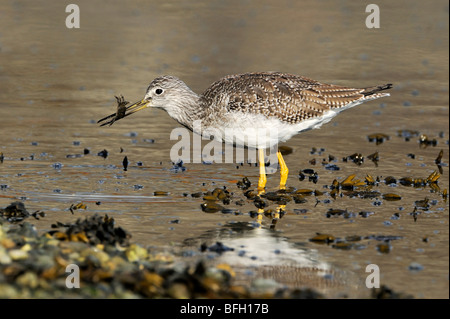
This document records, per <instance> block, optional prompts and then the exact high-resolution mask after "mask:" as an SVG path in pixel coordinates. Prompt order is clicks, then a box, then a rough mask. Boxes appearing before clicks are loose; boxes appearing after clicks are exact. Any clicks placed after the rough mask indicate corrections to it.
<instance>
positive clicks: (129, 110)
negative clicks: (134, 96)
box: [97, 100, 149, 126]
mask: <svg viewBox="0 0 450 319" xmlns="http://www.w3.org/2000/svg"><path fill="white" fill-rule="evenodd" d="M148 103H149V101H148V100H142V101H139V102H136V103H133V104H131V105H129V106H127V107H126V110H125V114H124V115H123V116H120V115H119V111H118V112H116V113H113V114H111V115H108V116H106V117H104V118H102V119H100V120H98V121H97V123H101V122H103V121H106V120H108V119H110V120H109V121H107V122H103V123H102V124H101V125H100V126H105V125H108V124H112V123H114V122H115V121H118V120H120V119H123V118H124V117H127V116H128V115H131V114H133V113H136V112H137V111H140V110H142V109H145V108H146V107H147V106H148Z"/></svg>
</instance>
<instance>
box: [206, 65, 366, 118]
mask: <svg viewBox="0 0 450 319" xmlns="http://www.w3.org/2000/svg"><path fill="white" fill-rule="evenodd" d="M372 89H373V88H372ZM367 92H368V91H367V89H355V88H348V87H342V86H337V85H330V84H322V83H319V82H317V81H314V80H311V79H308V78H305V77H302V76H297V75H292V74H285V73H278V72H267V73H246V74H239V75H231V76H228V77H225V78H222V79H221V80H219V81H217V82H215V83H213V84H212V85H211V86H210V87H209V88H208V89H207V90H206V91H205V92H204V93H203V97H204V98H205V99H207V100H208V104H209V105H214V106H215V107H224V108H226V109H227V111H229V112H246V113H254V114H263V115H265V116H267V117H276V118H278V119H280V120H282V121H284V122H287V123H298V122H301V121H303V120H305V119H310V118H314V117H317V116H320V115H322V114H323V113H324V112H326V111H328V110H330V109H333V108H341V107H344V106H346V105H348V104H349V103H352V102H355V101H356V100H359V99H364V97H365V93H367Z"/></svg>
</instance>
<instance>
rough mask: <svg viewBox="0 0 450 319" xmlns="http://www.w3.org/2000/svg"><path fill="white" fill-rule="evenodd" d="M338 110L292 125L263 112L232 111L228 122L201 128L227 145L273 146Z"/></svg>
mask: <svg viewBox="0 0 450 319" xmlns="http://www.w3.org/2000/svg"><path fill="white" fill-rule="evenodd" d="M339 111H342V109H339V110H330V111H328V112H326V113H324V114H323V115H322V116H321V117H316V118H312V119H308V120H304V121H302V122H300V123H296V124H289V123H286V122H283V121H281V120H279V119H278V118H275V117H272V118H267V117H265V116H264V115H261V114H256V115H255V114H244V113H233V114H230V116H231V118H229V121H227V123H221V124H220V125H219V124H217V125H214V126H209V127H205V128H202V135H203V136H208V135H209V136H214V138H215V139H218V140H222V141H223V142H225V143H228V144H234V145H236V146H246V147H251V148H263V149H266V148H272V147H274V146H276V145H277V144H278V143H279V142H285V141H287V140H289V139H290V138H291V137H292V136H294V135H296V134H298V133H300V132H302V131H306V130H310V129H315V128H319V127H320V126H322V125H323V124H325V123H328V122H329V121H330V120H331V119H332V118H333V117H335V116H336V115H337V114H338V113H339Z"/></svg>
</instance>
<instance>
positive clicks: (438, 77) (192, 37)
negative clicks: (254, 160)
mask: <svg viewBox="0 0 450 319" xmlns="http://www.w3.org/2000/svg"><path fill="white" fill-rule="evenodd" d="M77 4H78V5H79V6H80V10H81V28H80V29H77V30H74V29H67V28H66V27H65V24H64V20H65V17H66V16H67V13H65V6H64V4H52V5H49V4H47V3H46V2H44V1H42V2H33V3H25V2H20V1H10V2H3V3H1V4H0V27H1V28H0V30H1V31H0V88H1V89H0V117H1V119H2V120H1V126H0V127H1V135H0V152H2V153H3V154H4V161H3V163H2V164H0V184H1V185H2V187H1V190H0V207H5V206H7V205H8V204H9V203H11V202H12V201H15V200H22V201H24V202H25V205H26V207H27V209H28V210H29V211H35V210H41V211H44V212H46V214H47V215H46V217H44V218H41V219H40V220H31V219H29V220H28V221H30V222H32V223H34V224H35V225H36V226H37V227H38V229H39V230H40V231H46V230H49V229H50V225H51V224H52V223H54V222H56V221H60V222H68V221H74V220H76V219H77V218H81V217H83V216H86V215H89V214H94V213H98V214H105V213H106V214H108V215H110V216H113V217H114V218H115V219H116V222H117V224H118V225H120V226H122V227H124V228H125V229H127V230H129V231H130V232H131V233H132V235H133V239H134V240H135V241H136V242H139V243H141V244H143V245H149V246H153V247H155V249H163V250H164V249H170V250H172V249H175V250H180V251H184V256H185V257H184V258H186V259H187V260H188V259H190V258H193V259H195V258H200V257H201V256H206V255H211V256H214V258H211V259H208V260H210V262H213V263H215V262H216V263H221V262H225V263H229V264H230V265H231V266H232V267H234V268H235V269H236V270H237V273H238V275H237V278H236V280H242V281H243V282H246V281H249V280H252V279H254V278H256V277H258V276H264V277H269V278H274V279H276V280H277V281H279V282H281V283H283V284H286V285H290V286H309V287H312V288H316V289H318V290H319V291H321V292H323V293H325V294H327V295H328V296H333V297H336V296H338V297H339V296H345V295H347V296H350V297H367V296H368V295H370V289H367V288H366V287H365V284H364V282H365V278H366V276H367V275H368V273H366V272H365V269H366V266H367V265H368V264H377V265H378V266H379V268H380V273H381V284H386V285H388V286H389V287H390V288H392V289H394V290H396V291H401V292H404V293H408V294H412V295H413V296H415V297H418V298H422V297H425V298H448V297H449V295H448V288H449V286H448V269H449V258H448V243H449V234H448V212H449V209H448V201H444V198H443V197H442V196H441V195H440V194H439V193H438V192H431V188H430V187H429V186H426V187H422V188H413V187H406V186H402V185H400V184H398V185H397V186H395V187H393V186H388V185H385V184H384V183H380V185H379V186H377V187H374V190H376V191H379V192H380V193H381V194H386V193H395V194H398V195H400V196H401V197H402V199H401V200H400V201H386V200H384V199H383V198H381V196H379V197H378V198H376V199H362V198H350V197H349V196H343V197H340V196H338V197H337V198H336V199H333V198H332V197H331V196H329V194H328V193H329V192H330V189H329V188H324V186H329V185H331V183H332V181H333V180H334V179H337V180H339V181H342V180H343V179H344V178H346V177H347V176H348V175H350V174H356V178H357V179H361V180H363V179H364V177H365V176H366V174H370V175H372V176H380V177H381V179H383V178H385V177H387V176H393V177H395V178H396V179H399V178H402V177H414V178H426V177H428V176H429V175H430V174H431V173H432V172H433V171H435V170H438V167H437V166H436V165H435V162H434V161H435V159H436V157H437V155H438V153H439V151H440V150H441V149H443V150H444V157H443V159H442V162H443V165H442V170H443V174H442V176H441V177H440V179H439V181H438V185H439V187H440V189H441V191H443V190H444V189H448V188H449V187H448V186H449V174H448V162H449V146H448V136H449V128H448V124H449V120H448V116H449V107H448V53H449V52H448V3H447V2H446V1H433V5H429V4H426V3H423V2H419V1H417V2H416V1H414V2H413V1H404V2H402V1H396V2H394V3H392V2H387V1H379V2H378V3H377V4H378V5H379V7H380V10H381V28H380V29H367V28H366V27H365V23H364V21H365V18H366V16H367V14H366V13H365V6H364V5H363V4H358V3H356V2H348V3H347V2H334V1H311V2H308V3H304V2H302V3H297V2H288V1H287V2H277V3H276V5H275V3H271V2H260V1H258V2H251V1H250V2H226V3H222V2H207V3H200V2H196V3H195V4H191V3H189V2H184V3H179V2H164V3H154V4H147V3H146V2H141V1H134V2H133V1H132V2H127V5H126V6H123V5H120V4H118V3H115V4H108V6H104V5H101V4H93V3H91V2H88V1H78V2H77ZM18 39H20V41H18ZM265 70H279V71H284V72H289V73H295V74H302V75H305V76H308V77H311V78H314V79H316V80H320V81H322V82H328V83H334V84H341V85H349V86H361V87H363V86H371V85H376V84H383V83H389V82H390V83H393V84H394V89H393V90H392V91H391V96H390V97H389V98H384V99H381V100H376V101H372V102H369V103H367V104H364V105H361V106H359V107H357V108H355V109H352V110H349V111H346V112H344V113H342V114H340V115H339V116H338V117H337V118H335V119H334V120H333V121H332V122H331V123H329V124H327V125H326V126H324V127H322V128H321V129H320V130H314V131H309V132H305V133H302V134H301V135H298V136H296V137H294V138H292V139H291V140H290V141H288V142H287V143H285V145H287V146H290V147H292V148H293V150H294V152H293V153H292V154H290V155H287V156H286V157H285V159H286V162H287V165H288V167H289V169H290V176H289V179H288V186H291V187H295V188H297V189H301V188H308V189H317V190H320V191H325V192H327V193H326V194H324V195H323V196H318V197H317V200H319V201H320V202H317V201H316V198H315V197H314V196H310V197H307V202H306V203H304V204H295V203H293V202H290V203H288V205H287V207H286V211H287V214H286V215H285V216H283V218H282V219H281V220H279V221H278V223H277V225H276V227H275V229H270V227H269V226H270V219H264V223H263V228H262V229H259V228H255V227H252V225H253V222H254V220H253V219H252V218H251V217H250V216H249V214H248V213H249V212H250V211H251V210H255V207H254V205H253V204H252V203H251V202H250V201H248V200H246V198H245V197H244V195H243V192H242V190H240V189H238V188H237V186H236V182H237V181H238V180H241V179H242V178H243V177H244V176H247V177H248V178H249V179H250V180H251V182H252V183H253V186H254V185H255V184H256V183H257V178H258V176H257V174H258V168H256V167H254V166H253V165H248V164H245V165H242V166H241V165H239V164H212V165H204V164H189V163H185V164H184V166H185V167H186V170H185V171H178V172H177V171H174V170H172V168H173V164H172V163H171V161H170V157H169V153H170V149H171V147H172V146H173V145H174V144H175V143H176V141H171V140H170V139H169V136H170V132H171V130H172V129H174V128H176V127H178V124H177V123H176V122H175V121H173V120H172V119H170V117H169V116H168V115H167V114H166V113H164V112H163V111H161V110H147V111H145V112H144V111H143V112H140V113H139V114H137V115H134V116H130V117H128V118H127V119H123V120H121V121H120V122H118V123H115V124H114V125H113V126H111V127H103V128H100V127H98V125H97V124H96V123H95V122H96V120H98V119H100V118H102V117H103V116H105V115H108V114H110V113H112V112H113V111H114V110H115V104H116V103H115V99H114V95H118V94H123V95H124V96H125V98H126V99H127V100H129V101H137V100H138V99H141V98H142V96H143V94H144V91H145V88H146V86H147V85H148V83H149V82H150V81H151V80H152V79H153V78H154V77H156V76H158V75H161V74H173V75H176V76H178V77H180V78H182V79H183V80H185V82H186V83H187V84H188V85H189V86H190V87H191V88H192V89H193V90H194V91H196V92H201V91H202V90H204V89H205V88H206V87H207V86H208V85H209V84H210V83H212V82H213V81H215V80H217V79H219V78H220V77H222V76H224V75H227V74H233V73H242V72H248V71H265ZM405 129H410V130H414V131H418V132H420V133H421V134H426V135H427V136H428V137H429V138H430V139H436V141H437V145H436V146H428V147H426V148H423V147H422V148H421V147H420V145H419V142H418V140H419V137H417V136H414V137H412V138H411V140H410V141H408V142H407V141H405V139H404V138H402V137H399V136H397V131H398V130H405ZM373 133H384V134H387V135H389V136H390V139H389V140H387V141H385V142H384V143H382V144H380V145H376V144H375V143H371V142H369V141H368V138H367V136H368V135H370V134H373ZM313 147H315V148H316V149H317V150H318V151H317V152H315V153H313V152H312V151H311V150H312V148H313ZM322 148H323V150H322V151H320V150H321V149H322ZM85 149H88V150H89V154H86V155H85V154H84V150H85ZM104 149H106V150H108V157H107V158H106V159H105V158H102V157H100V156H97V153H98V152H100V151H102V150H104ZM376 151H378V152H379V156H380V161H379V163H378V166H375V164H374V163H372V162H371V161H370V160H369V159H367V155H369V154H372V153H374V152H376ZM355 152H357V153H361V154H362V155H363V156H365V157H366V158H365V161H364V163H363V164H362V165H361V166H358V165H356V164H354V163H352V162H344V161H343V160H342V158H343V157H346V156H348V155H351V154H353V153H355ZM311 153H313V154H311ZM77 154H79V155H78V156H77ZM329 154H332V155H334V156H335V158H336V160H337V161H336V162H332V164H336V165H338V166H339V167H340V170H339V171H329V170H326V169H325V168H324V167H323V166H322V165H321V162H322V159H323V158H328V155H329ZM408 154H414V155H415V158H414V159H413V158H411V157H408ZM124 156H127V158H128V160H129V161H130V164H129V167H128V170H127V171H126V172H125V171H124V170H123V167H122V160H123V158H124ZM312 159H316V164H315V165H313V164H311V163H310V161H311V160H312ZM138 162H141V163H142V164H141V165H140V166H139V165H138ZM306 168H312V169H314V170H315V171H316V172H317V173H318V174H319V181H318V182H317V184H314V183H312V182H309V181H308V179H305V180H304V181H299V179H298V172H299V171H300V170H302V169H306ZM278 182H279V176H278V174H271V175H269V176H268V184H267V188H268V190H272V191H274V190H276V188H277V183H278ZM224 186H225V187H226V188H227V189H228V190H229V191H230V192H233V197H232V199H233V201H232V203H231V204H230V205H229V207H230V208H233V209H237V210H239V211H240V212H241V213H242V214H241V215H235V214H222V213H220V212H219V213H213V214H207V213H204V212H202V210H201V208H200V205H201V203H203V201H202V199H201V198H193V197H192V196H190V194H192V193H196V192H206V191H208V190H213V189H214V188H216V187H224ZM155 191H165V192H168V195H167V196H155V195H154V192H155ZM424 198H428V199H429V200H430V202H429V203H430V207H429V209H428V210H427V211H420V210H419V212H421V214H419V215H418V216H417V220H416V221H414V218H413V216H412V215H410V213H412V212H413V210H414V206H415V204H414V203H415V201H417V200H423V199H424ZM239 199H243V200H244V203H245V204H244V205H243V206H238V205H236V201H237V200H239ZM79 202H83V203H85V204H86V205H87V209H86V210H75V211H74V213H73V214H72V213H71V212H70V209H69V207H70V206H71V205H72V204H77V203H79ZM96 203H98V204H96ZM227 207H228V206H227ZM275 207H276V205H275V204H271V206H270V208H275ZM330 208H333V209H346V210H348V211H349V212H352V213H355V216H353V217H350V218H344V217H343V216H339V217H331V218H327V217H326V212H327V211H328V210H329V209H330ZM298 209H305V210H306V212H300V211H298ZM360 211H370V212H373V213H374V214H372V215H370V216H369V217H367V218H364V217H361V216H360V215H359V214H358V213H359V212H360ZM395 213H399V217H400V218H399V219H396V217H395V216H394V217H393V215H394V214H395ZM316 233H326V234H332V235H334V236H335V237H338V238H345V237H346V236H351V235H359V236H363V237H364V236H371V235H384V236H401V239H396V240H392V241H391V242H390V245H391V250H390V252H389V253H381V252H379V251H378V250H377V245H378V244H380V243H382V241H378V240H376V239H373V238H371V239H363V240H361V241H360V242H357V243H358V244H360V245H358V246H353V248H352V249H350V250H342V249H335V248H333V247H332V244H330V245H326V244H323V245H321V244H316V243H313V242H310V241H309V239H310V238H312V237H314V236H315V235H316ZM425 237H426V238H428V239H427V241H424V240H423V238H425ZM216 241H221V242H222V243H224V244H225V245H226V246H228V247H232V248H234V251H230V252H226V253H224V254H222V255H220V256H216V255H215V254H214V253H201V252H200V250H199V247H200V245H201V244H202V243H207V244H208V245H211V244H214V243H215V242H216ZM414 263H417V264H420V265H421V266H422V268H423V269H421V270H414V269H413V270H411V268H414V267H410V266H411V265H413V266H414V265H415V264H414ZM420 268H421V267H419V269H420Z"/></svg>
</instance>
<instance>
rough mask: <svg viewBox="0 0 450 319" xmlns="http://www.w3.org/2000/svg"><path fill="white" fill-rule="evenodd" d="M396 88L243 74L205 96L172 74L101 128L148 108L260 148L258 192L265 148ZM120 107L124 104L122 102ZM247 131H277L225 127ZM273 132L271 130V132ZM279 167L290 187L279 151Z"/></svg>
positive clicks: (104, 121)
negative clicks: (254, 134) (230, 131)
mask: <svg viewBox="0 0 450 319" xmlns="http://www.w3.org/2000/svg"><path fill="white" fill-rule="evenodd" d="M391 87H392V84H385V85H379V86H374V87H368V88H360V89H358V88H350V87H344V86H337V85H331V84H323V83H320V82H317V81H314V80H311V79H308V78H306V77H303V76H297V75H292V74H286V73H280V72H259V73H245V74H238V75H229V76H226V77H224V78H222V79H220V80H218V81H217V82H215V83H213V84H212V85H211V86H210V87H209V88H208V89H206V91H205V92H203V94H201V95H198V94H196V93H195V92H193V91H192V90H191V89H190V88H189V87H188V86H187V85H186V84H185V83H184V82H183V81H181V80H180V79H178V78H176V77H174V76H161V77H158V78H156V79H154V80H153V81H152V82H151V83H150V85H149V86H148V88H147V92H146V94H145V96H144V98H143V99H142V100H141V101H139V102H136V103H134V104H132V105H130V106H127V107H126V110H125V111H123V110H122V112H119V111H118V112H116V113H114V114H111V115H109V116H107V117H105V118H102V119H101V120H99V121H98V122H99V123H102V124H101V125H102V126H103V125H107V124H110V125H111V124H112V123H114V122H115V121H117V120H119V119H121V118H124V117H126V116H128V115H131V114H133V113H135V112H137V111H139V110H142V109H144V108H147V107H156V108H161V109H163V110H165V111H166V112H167V113H168V114H169V115H170V116H171V117H172V118H173V119H175V120H176V121H178V122H179V123H180V124H182V125H183V126H185V127H187V128H189V129H190V130H193V131H194V132H195V133H198V134H205V132H207V135H208V136H210V135H218V136H221V137H222V139H223V141H224V142H226V143H233V144H235V145H239V146H244V147H252V148H257V149H258V160H259V167H260V175H259V181H258V193H259V194H261V193H263V192H264V189H265V185H266V182H267V179H266V170H265V163H264V160H265V159H264V153H265V149H266V148H267V147H268V146H269V145H274V143H278V142H284V141H287V140H288V139H290V138H291V137H292V136H294V135H296V134H298V133H300V132H302V131H306V130H309V129H315V128H319V127H320V126H321V125H322V124H325V123H327V122H329V121H330V120H331V119H332V118H333V117H334V116H336V115H337V114H338V113H339V112H341V111H343V110H345V109H348V108H351V107H353V106H356V105H358V104H361V103H364V102H367V101H370V100H374V99H378V98H380V97H384V96H389V93H384V92H383V93H381V91H384V90H387V89H390V88H391ZM119 104H120V103H119ZM195 121H201V123H202V125H201V128H202V129H201V131H196V128H195V126H194V124H193V123H194V122H195ZM230 128H231V129H234V130H238V131H241V132H242V133H243V134H246V133H248V129H249V128H252V129H254V128H264V129H266V130H268V131H271V130H272V131H276V134H270V135H265V136H270V137H264V136H263V137H262V138H261V134H258V136H257V138H256V137H252V136H251V134H247V138H246V139H239V137H237V138H236V136H234V139H231V140H227V136H229V135H228V134H225V133H226V132H225V131H226V129H230ZM271 133H272V132H271ZM277 158H278V163H279V166H280V174H281V180H280V189H284V188H285V187H286V180H287V177H288V172H289V171H288V168H287V166H286V163H285V161H284V159H283V156H282V155H281V152H280V151H278V152H277Z"/></svg>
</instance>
